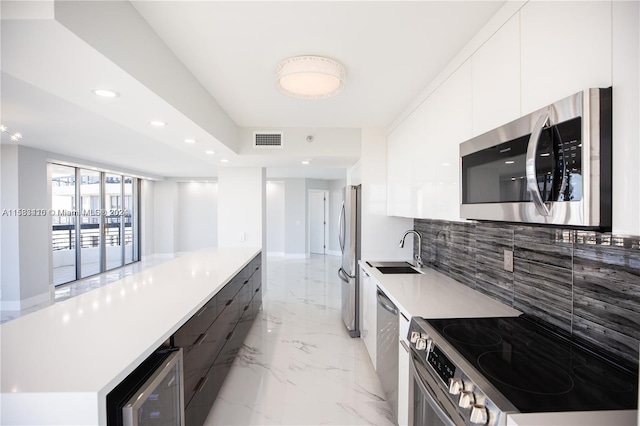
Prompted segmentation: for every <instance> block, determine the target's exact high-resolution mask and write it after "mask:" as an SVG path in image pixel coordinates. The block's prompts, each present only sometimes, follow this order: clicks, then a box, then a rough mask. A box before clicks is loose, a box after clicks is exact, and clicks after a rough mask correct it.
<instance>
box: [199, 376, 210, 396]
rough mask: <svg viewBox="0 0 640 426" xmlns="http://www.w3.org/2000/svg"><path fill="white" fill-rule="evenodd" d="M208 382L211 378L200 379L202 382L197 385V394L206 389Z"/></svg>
mask: <svg viewBox="0 0 640 426" xmlns="http://www.w3.org/2000/svg"><path fill="white" fill-rule="evenodd" d="M207 380H209V376H205V377H200V380H198V383H197V384H196V393H198V392H200V391H201V390H202V388H204V385H205V384H206V383H207Z"/></svg>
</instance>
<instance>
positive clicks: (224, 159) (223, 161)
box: [220, 158, 229, 163]
mask: <svg viewBox="0 0 640 426" xmlns="http://www.w3.org/2000/svg"><path fill="white" fill-rule="evenodd" d="M220 162H221V163H228V162H229V160H227V159H226V158H223V159H222V160H220Z"/></svg>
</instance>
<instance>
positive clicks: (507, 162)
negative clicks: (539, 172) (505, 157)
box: [504, 160, 515, 164]
mask: <svg viewBox="0 0 640 426" xmlns="http://www.w3.org/2000/svg"><path fill="white" fill-rule="evenodd" d="M513 163H515V161H511V160H509V161H505V162H504V164H513Z"/></svg>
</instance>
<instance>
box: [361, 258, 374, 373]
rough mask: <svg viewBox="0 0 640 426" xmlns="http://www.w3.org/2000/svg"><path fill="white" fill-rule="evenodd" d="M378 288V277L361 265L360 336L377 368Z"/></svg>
mask: <svg viewBox="0 0 640 426" xmlns="http://www.w3.org/2000/svg"><path fill="white" fill-rule="evenodd" d="M377 288H378V282H377V281H376V279H375V278H373V277H372V276H371V275H369V273H368V272H367V271H365V270H364V269H363V268H362V267H360V291H361V292H362V297H361V304H360V306H361V309H362V316H361V323H360V337H361V338H362V340H364V346H365V347H366V348H367V353H368V354H369V358H371V363H372V364H373V368H375V369H377V366H376V356H377V352H376V345H377V341H376V340H377V339H376V334H377V326H378V323H377V320H376V319H377V315H376V312H377V311H376V309H377V298H376V294H377Z"/></svg>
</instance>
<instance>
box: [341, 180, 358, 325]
mask: <svg viewBox="0 0 640 426" xmlns="http://www.w3.org/2000/svg"><path fill="white" fill-rule="evenodd" d="M360 193H361V185H358V186H347V187H346V188H344V194H343V201H342V207H341V209H340V218H339V220H338V233H339V234H338V241H339V243H340V251H341V252H342V264H341V266H340V269H339V270H338V276H339V277H340V280H341V284H342V320H343V321H344V325H345V326H346V327H347V330H348V331H349V335H350V336H351V337H360V321H359V320H358V317H359V314H360V306H359V300H360V279H359V274H358V260H360V217H361V203H360Z"/></svg>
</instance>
